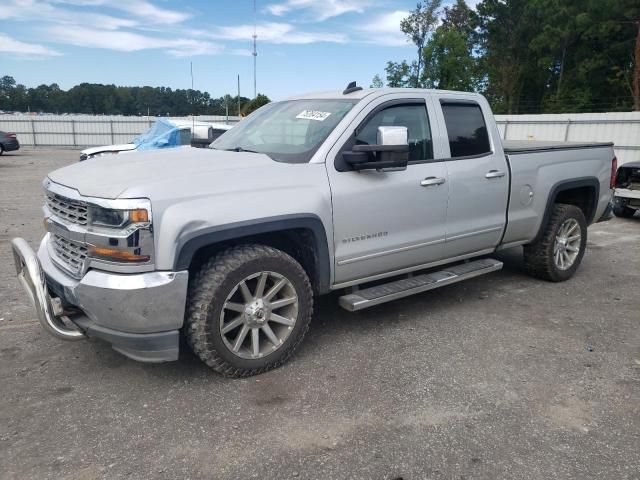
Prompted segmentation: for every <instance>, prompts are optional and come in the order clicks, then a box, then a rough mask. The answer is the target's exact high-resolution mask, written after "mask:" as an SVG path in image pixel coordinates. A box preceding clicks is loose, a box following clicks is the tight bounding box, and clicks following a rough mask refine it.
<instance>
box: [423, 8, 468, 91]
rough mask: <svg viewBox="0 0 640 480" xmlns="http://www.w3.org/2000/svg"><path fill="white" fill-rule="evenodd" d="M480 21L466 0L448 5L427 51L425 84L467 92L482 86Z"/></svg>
mask: <svg viewBox="0 0 640 480" xmlns="http://www.w3.org/2000/svg"><path fill="white" fill-rule="evenodd" d="M477 24H478V20H477V16H476V15H475V13H474V12H473V10H471V9H470V8H469V7H468V6H467V4H466V3H465V2H464V0H458V1H457V2H456V4H455V5H453V6H450V7H445V8H444V16H443V18H442V24H441V25H440V26H439V27H438V28H437V29H436V31H435V32H434V33H433V34H432V35H431V37H430V38H429V40H428V41H427V43H426V45H425V47H424V50H423V57H424V59H423V61H424V70H423V74H422V78H421V81H420V84H421V85H422V86H424V87H427V88H441V89H447V90H465V91H469V90H475V89H476V88H477V87H478V85H479V78H478V61H477V58H476V56H475V55H474V50H475V44H476V32H475V29H476V28H477Z"/></svg>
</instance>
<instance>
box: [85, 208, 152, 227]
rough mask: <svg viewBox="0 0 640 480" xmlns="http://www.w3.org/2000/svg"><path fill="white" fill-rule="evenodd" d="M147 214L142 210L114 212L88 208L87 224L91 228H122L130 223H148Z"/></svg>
mask: <svg viewBox="0 0 640 480" xmlns="http://www.w3.org/2000/svg"><path fill="white" fill-rule="evenodd" d="M148 222H149V212H148V211H147V210H146V209H144V208H137V209H135V210H115V209H111V208H103V207H98V206H94V205H92V206H90V207H89V223H90V224H91V225H92V226H98V227H107V228H122V227H125V226H127V225H129V224H131V223H148Z"/></svg>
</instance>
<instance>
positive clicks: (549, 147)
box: [13, 84, 616, 377]
mask: <svg viewBox="0 0 640 480" xmlns="http://www.w3.org/2000/svg"><path fill="white" fill-rule="evenodd" d="M615 167H616V160H615V158H614V153H613V149H612V145H611V144H608V143H607V144H605V143H600V144H572V143H538V142H519V143H506V144H503V143H502V142H501V140H500V135H499V132H498V129H497V127H496V123H495V122H494V119H493V116H492V113H491V110H490V107H489V105H488V103H487V101H486V100H485V99H484V98H483V97H482V96H481V95H478V94H474V93H462V92H449V91H440V90H415V89H368V90H366V89H362V88H359V87H356V86H354V85H353V84H350V86H349V87H348V88H347V89H346V90H344V91H338V92H328V93H315V94H309V95H303V96H297V97H293V98H290V99H287V100H284V101H280V102H274V103H270V104H268V105H266V106H264V107H263V108H261V109H260V110H258V111H256V112H254V113H253V114H252V115H251V116H249V117H248V118H247V119H245V120H243V121H242V122H240V123H239V124H238V126H237V127H235V128H234V129H232V130H230V131H229V132H227V133H225V134H224V135H222V136H221V137H220V138H218V139H217V140H216V141H215V142H213V144H212V145H211V148H210V149H191V150H182V149H180V150H166V151H150V152H141V153H139V154H138V155H135V156H129V157H127V158H119V156H116V157H115V158H109V159H96V160H95V161H91V162H83V163H79V164H74V165H71V166H68V167H65V168H62V169H59V170H56V171H54V172H52V173H50V174H49V176H48V177H47V178H46V179H45V181H44V190H45V195H46V202H45V205H44V216H45V227H46V231H47V233H46V234H45V236H44V238H43V240H42V243H41V244H40V247H39V249H38V252H37V254H36V253H34V252H33V251H32V250H31V248H30V247H29V246H28V245H27V243H26V242H25V241H24V240H22V239H15V240H13V249H14V253H15V259H16V268H17V271H18V277H19V279H20V281H21V282H22V283H23V285H24V287H25V288H26V291H27V292H28V294H29V296H30V298H31V300H32V301H33V303H34V305H35V308H36V311H37V315H38V318H39V320H40V322H41V324H42V325H43V327H44V328H45V329H46V330H47V331H49V332H50V333H52V334H53V335H55V336H57V337H59V338H62V339H69V340H76V339H81V338H85V337H97V338H100V339H103V340H106V341H107V342H110V343H111V344H112V346H113V348H115V349H116V350H117V351H119V352H121V353H123V354H124V355H126V356H128V357H130V358H133V359H136V360H140V361H146V362H161V361H169V360H176V359H177V358H178V353H179V344H180V342H179V340H180V336H181V335H182V336H184V337H185V338H186V340H187V342H188V344H189V345H190V346H191V348H192V349H193V351H194V352H195V353H196V355H197V356H198V357H200V358H201V359H202V361H204V362H205V363H206V364H207V365H209V366H210V367H211V368H213V369H214V370H216V371H218V372H220V373H222V374H224V375H227V376H233V377H240V376H248V375H254V374H257V373H260V372H264V371H266V370H269V369H272V368H275V367H277V366H279V365H281V364H282V363H283V362H285V361H286V360H287V359H288V358H289V357H290V356H291V355H292V353H293V352H294V351H295V349H296V347H297V346H298V345H299V344H300V342H301V341H302V338H303V337H304V335H305V333H306V332H307V329H308V327H309V323H310V321H311V317H312V312H313V303H314V297H316V296H317V295H322V294H326V293H328V292H330V291H332V290H339V291H342V292H343V295H342V296H341V297H340V299H339V302H340V305H341V306H342V307H344V308H345V309H347V310H349V311H356V310H361V309H363V308H367V307H372V306H374V305H378V304H381V303H383V302H388V301H392V300H396V299H399V298H402V297H406V296H408V295H412V294H416V293H420V292H424V291H426V290H430V289H434V288H438V287H441V286H444V285H449V284H451V283H454V282H458V281H461V280H465V279H468V278H472V277H475V276H478V275H483V274H485V273H489V272H493V271H496V270H499V269H500V268H501V267H502V263H501V262H500V261H498V260H496V259H494V258H492V254H494V253H495V252H496V251H497V250H500V249H505V248H510V247H515V246H518V245H523V246H524V260H525V265H526V269H527V270H528V271H529V272H530V273H531V274H532V275H534V276H535V277H539V278H542V279H545V280H550V281H556V282H557V281H563V280H567V279H569V278H570V277H571V276H572V275H573V274H574V273H575V271H576V269H577V268H578V266H579V264H580V261H581V260H582V256H583V255H584V252H585V245H586V241H587V226H588V225H589V224H591V223H593V222H597V221H601V220H604V219H608V218H609V217H610V216H611V214H610V212H611V204H610V202H611V197H612V189H611V188H612V183H611V182H612V180H613V176H614V173H615ZM470 321H473V319H470Z"/></svg>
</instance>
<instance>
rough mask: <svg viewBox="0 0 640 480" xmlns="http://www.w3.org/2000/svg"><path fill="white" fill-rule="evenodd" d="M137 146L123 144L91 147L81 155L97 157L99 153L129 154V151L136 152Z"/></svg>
mask: <svg viewBox="0 0 640 480" xmlns="http://www.w3.org/2000/svg"><path fill="white" fill-rule="evenodd" d="M135 149H136V146H135V144H133V143H123V144H120V145H105V146H102V147H91V148H85V149H84V150H82V151H81V152H80V153H84V154H86V155H96V154H97V153H104V152H127V151H129V150H135Z"/></svg>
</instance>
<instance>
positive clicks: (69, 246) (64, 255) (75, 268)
mask: <svg viewBox="0 0 640 480" xmlns="http://www.w3.org/2000/svg"><path fill="white" fill-rule="evenodd" d="M52 246H53V251H54V253H55V255H56V257H57V259H58V260H59V261H60V262H62V263H63V264H64V266H65V267H66V268H67V270H69V272H70V273H71V274H72V275H74V276H76V277H80V276H81V275H82V271H83V268H84V261H85V259H86V258H87V247H86V246H85V245H83V244H82V243H78V242H73V241H71V240H67V239H66V238H64V237H61V236H60V235H57V234H54V235H53V237H52Z"/></svg>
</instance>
